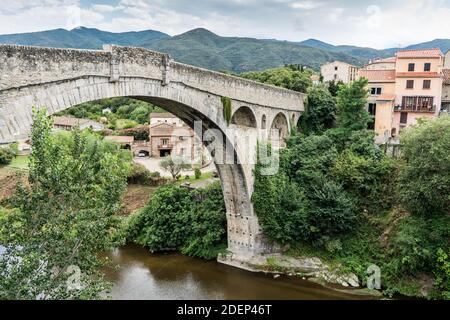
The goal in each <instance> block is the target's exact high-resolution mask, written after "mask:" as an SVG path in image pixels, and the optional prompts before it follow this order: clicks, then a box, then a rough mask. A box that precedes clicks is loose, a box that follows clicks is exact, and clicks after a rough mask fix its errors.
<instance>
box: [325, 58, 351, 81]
mask: <svg viewBox="0 0 450 320" xmlns="http://www.w3.org/2000/svg"><path fill="white" fill-rule="evenodd" d="M336 67H337V70H335V68H336ZM349 68H350V65H349V64H347V63H345V62H340V61H334V62H330V63H327V64H324V65H323V66H322V67H321V68H320V73H321V74H322V76H323V81H324V82H328V81H333V80H335V81H339V80H340V81H342V82H344V83H348V82H349V79H350V74H349ZM335 75H336V76H337V78H335Z"/></svg>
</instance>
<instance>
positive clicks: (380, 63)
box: [364, 57, 396, 70]
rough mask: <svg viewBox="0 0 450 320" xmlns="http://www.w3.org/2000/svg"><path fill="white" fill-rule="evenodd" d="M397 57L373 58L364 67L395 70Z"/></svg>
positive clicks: (366, 68) (367, 68)
mask: <svg viewBox="0 0 450 320" xmlns="http://www.w3.org/2000/svg"><path fill="white" fill-rule="evenodd" d="M395 61H396V57H389V58H385V59H373V60H371V61H370V62H369V64H368V65H366V66H365V67H364V69H365V70H395Z"/></svg>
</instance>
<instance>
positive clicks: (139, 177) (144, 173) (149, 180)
mask: <svg viewBox="0 0 450 320" xmlns="http://www.w3.org/2000/svg"><path fill="white" fill-rule="evenodd" d="M163 181H164V179H162V178H161V176H160V174H159V172H150V171H149V170H147V168H146V167H144V166H143V165H142V164H138V163H133V164H132V166H131V170H130V173H129V174H128V183H129V184H141V185H147V186H158V185H161V183H162V182H163Z"/></svg>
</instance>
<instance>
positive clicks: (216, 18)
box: [0, 0, 450, 49]
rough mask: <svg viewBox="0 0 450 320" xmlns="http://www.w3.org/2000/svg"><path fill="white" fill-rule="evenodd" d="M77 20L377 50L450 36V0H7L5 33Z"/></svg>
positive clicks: (2, 13)
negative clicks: (326, 43) (304, 41)
mask: <svg viewBox="0 0 450 320" xmlns="http://www.w3.org/2000/svg"><path fill="white" fill-rule="evenodd" d="M78 26H85V27H91V28H98V29H101V30H105V31H112V32H124V31H139V30H148V29H153V30H158V31H161V32H165V33H168V34H170V35H177V34H181V33H183V32H186V31H188V30H191V29H194V28H199V27H201V28H206V29H208V30H210V31H212V32H214V33H216V34H219V35H221V36H240V37H254V38H260V39H278V40H288V41H302V40H306V39H310V38H314V39H319V40H322V41H325V42H328V43H332V44H336V45H339V44H348V45H358V46H367V47H372V48H377V49H382V48H390V47H404V46H407V45H410V44H414V43H419V42H425V41H430V40H433V39H436V38H450V0H382V1H367V0H359V1H357V0H356V1H355V0H352V1H351V0H92V1H87V0H2V4H1V5H0V34H11V33H23V32H32V31H42V30H49V29H56V28H64V29H68V30H70V29H73V28H75V27H78Z"/></svg>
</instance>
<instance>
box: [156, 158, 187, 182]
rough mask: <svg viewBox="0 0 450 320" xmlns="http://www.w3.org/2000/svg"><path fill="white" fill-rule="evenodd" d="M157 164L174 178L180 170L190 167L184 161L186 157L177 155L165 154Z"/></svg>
mask: <svg viewBox="0 0 450 320" xmlns="http://www.w3.org/2000/svg"><path fill="white" fill-rule="evenodd" d="M159 166H160V167H161V168H162V169H164V170H166V171H167V172H169V173H170V174H171V176H172V178H173V179H174V180H176V179H177V178H178V176H179V175H180V172H181V170H186V169H189V168H190V167H191V165H190V164H189V163H187V162H186V159H184V158H183V157H179V156H167V157H165V158H164V159H162V160H161V161H160V163H159Z"/></svg>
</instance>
